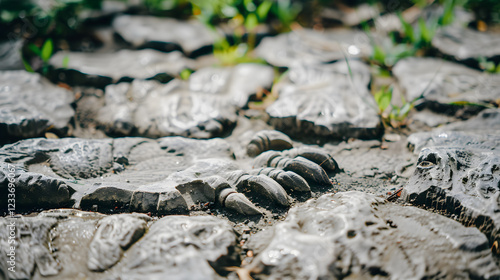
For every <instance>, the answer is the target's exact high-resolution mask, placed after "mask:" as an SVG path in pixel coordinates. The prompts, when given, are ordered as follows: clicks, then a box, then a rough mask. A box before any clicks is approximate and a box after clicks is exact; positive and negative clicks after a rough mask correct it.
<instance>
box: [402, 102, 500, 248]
mask: <svg viewBox="0 0 500 280" xmlns="http://www.w3.org/2000/svg"><path fill="white" fill-rule="evenodd" d="M499 117H500V113H499V111H498V110H487V111H484V112H483V113H482V114H481V115H479V116H478V117H476V118H474V119H470V120H468V121H466V122H464V123H463V124H461V123H455V124H452V125H448V126H444V127H441V128H438V129H436V130H435V131H433V132H427V133H425V132H421V133H417V134H414V135H411V136H410V137H409V139H408V141H409V145H410V147H413V148H414V149H415V151H416V152H418V151H420V149H422V150H421V151H420V154H419V158H418V160H417V168H416V170H415V172H414V174H413V176H412V177H411V178H410V180H409V181H408V183H407V184H406V186H405V187H404V191H403V194H402V198H403V199H404V200H405V201H407V202H410V203H412V204H414V205H418V206H422V207H424V208H428V209H433V210H435V211H439V212H441V213H443V214H445V215H447V216H451V217H454V218H455V219H457V220H458V221H460V222H461V223H463V224H464V225H465V226H475V227H477V228H478V229H479V230H481V231H482V232H483V233H484V234H486V236H487V237H488V239H489V240H490V246H497V245H498V242H499V240H500V216H499V214H498V212H499V210H498V209H499V207H500V202H499V201H500V200H499V195H500V153H499V149H498V148H499V147H500V134H499V123H500V121H499ZM494 244H497V245H494ZM496 248H498V246H497V247H496ZM493 251H494V252H495V253H496V254H498V253H500V251H499V250H498V249H495V247H494V249H493Z"/></svg>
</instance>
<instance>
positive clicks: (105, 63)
mask: <svg viewBox="0 0 500 280" xmlns="http://www.w3.org/2000/svg"><path fill="white" fill-rule="evenodd" d="M65 60H67V65H65V63H64V61H65ZM50 63H51V65H53V66H54V67H55V68H56V70H55V74H53V75H55V76H56V79H58V80H60V81H62V82H65V83H67V84H70V85H82V86H83V85H84V86H89V85H90V86H96V87H100V88H103V87H104V86H106V85H108V84H111V83H117V82H120V81H130V80H133V79H150V78H155V77H156V76H157V75H159V74H167V75H168V76H169V77H170V78H169V79H172V77H173V76H176V75H178V74H179V73H180V71H182V70H183V69H185V68H194V66H193V62H192V61H191V60H189V59H187V58H185V57H184V56H183V55H182V54H181V53H180V52H172V53H168V54H166V53H162V52H159V51H156V50H148V49H146V50H137V51H134V50H120V51H117V52H115V53H84V52H66V51H61V52H57V53H56V54H55V55H54V56H53V57H52V58H51V59H50ZM164 79H165V78H164Z"/></svg>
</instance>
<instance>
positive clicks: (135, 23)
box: [113, 15, 216, 55]
mask: <svg viewBox="0 0 500 280" xmlns="http://www.w3.org/2000/svg"><path fill="white" fill-rule="evenodd" d="M113 27H114V29H115V31H116V33H118V34H119V35H120V36H121V37H122V38H123V39H125V41H127V42H129V43H130V44H132V46H134V47H144V46H147V45H148V43H152V42H154V43H163V44H166V45H168V44H174V45H177V46H180V49H181V50H182V51H183V52H184V53H186V54H187V55H193V54H194V53H195V52H196V51H202V49H203V48H207V47H211V46H212V45H213V43H214V41H215V38H216V37H215V36H214V34H212V31H211V30H209V29H208V28H207V27H206V26H205V25H203V24H202V23H201V22H200V21H197V20H189V21H181V20H177V19H173V18H160V17H154V16H133V15H122V16H118V17H116V18H115V19H114V20H113ZM170 48H173V49H175V48H176V47H175V46H172V47H170Z"/></svg>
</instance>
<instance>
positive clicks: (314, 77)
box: [266, 60, 381, 138]
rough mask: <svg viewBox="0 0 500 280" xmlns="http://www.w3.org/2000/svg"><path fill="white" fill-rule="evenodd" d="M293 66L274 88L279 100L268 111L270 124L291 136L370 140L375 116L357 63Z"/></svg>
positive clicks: (364, 71) (364, 69)
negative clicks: (276, 90)
mask: <svg viewBox="0 0 500 280" xmlns="http://www.w3.org/2000/svg"><path fill="white" fill-rule="evenodd" d="M349 66H350V71H351V72H352V77H351V75H350V74H349V70H348V67H347V64H346V62H344V61H342V62H337V63H334V64H325V65H314V66H313V65H309V66H304V65H301V66H296V67H292V68H291V69H290V70H289V74H288V75H287V76H286V77H285V78H284V79H283V80H282V82H281V83H279V84H277V85H276V88H277V89H278V91H279V98H278V99H277V100H276V101H275V102H274V103H273V104H272V105H271V106H269V107H268V108H267V110H266V111H267V113H268V114H269V116H270V117H271V120H270V123H271V124H272V125H273V126H274V127H275V128H276V129H278V130H281V131H283V132H285V133H287V134H289V135H291V136H304V135H308V136H311V135H314V136H319V137H329V138H347V137H357V138H375V137H377V136H378V135H379V134H380V132H381V125H380V118H379V116H378V112H377V109H376V108H377V106H376V104H375V100H374V99H373V96H372V95H371V94H370V92H369V91H368V84H369V82H370V72H369V71H370V70H369V68H368V66H367V65H365V64H363V63H362V62H359V61H356V60H351V61H350V62H349Z"/></svg>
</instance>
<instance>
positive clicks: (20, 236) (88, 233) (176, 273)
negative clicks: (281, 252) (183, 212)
mask: <svg viewBox="0 0 500 280" xmlns="http://www.w3.org/2000/svg"><path fill="white" fill-rule="evenodd" d="M11 221H15V229H13V240H15V246H16V251H15V253H16V267H15V273H13V272H10V271H7V270H4V266H2V269H1V270H0V275H4V276H6V275H7V276H8V277H4V278H6V279H81V278H83V279H221V278H222V276H220V275H219V274H218V273H222V274H226V271H225V270H224V268H225V267H228V266H235V265H239V255H238V251H237V249H236V235H235V233H234V232H233V230H232V228H231V226H230V225H229V223H228V222H227V221H224V220H222V219H219V218H216V217H212V216H197V217H188V216H168V217H165V218H162V219H160V220H156V221H153V220H151V218H149V217H148V216H146V215H142V214H119V215H113V216H105V215H102V214H97V213H91V212H82V211H77V210H71V209H64V210H50V211H46V212H42V213H40V214H38V215H37V216H31V217H22V216H18V217H17V218H14V219H10V218H1V219H0V225H1V226H2V227H1V229H0V251H2V255H1V256H0V259H1V260H2V261H4V264H7V261H8V259H7V258H8V256H7V253H9V247H10V246H13V245H11V244H8V242H9V240H10V239H9V235H10V230H9V228H8V225H10V223H11ZM7 267H8V265H7Z"/></svg>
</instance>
